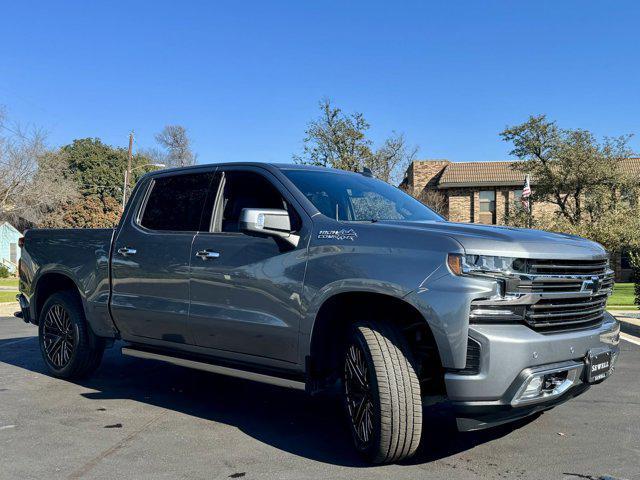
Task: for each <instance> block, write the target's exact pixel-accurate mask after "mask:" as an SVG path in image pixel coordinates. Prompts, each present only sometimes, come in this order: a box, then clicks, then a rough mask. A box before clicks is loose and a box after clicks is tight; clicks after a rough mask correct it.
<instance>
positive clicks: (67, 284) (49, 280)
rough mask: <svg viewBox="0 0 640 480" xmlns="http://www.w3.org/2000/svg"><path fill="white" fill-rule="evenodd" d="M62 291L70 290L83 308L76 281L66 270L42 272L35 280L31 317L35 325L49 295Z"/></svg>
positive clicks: (82, 300)
mask: <svg viewBox="0 0 640 480" xmlns="http://www.w3.org/2000/svg"><path fill="white" fill-rule="evenodd" d="M62 291H72V292H74V293H75V294H76V295H78V298H79V299H80V301H81V303H82V306H83V308H84V299H83V297H82V294H81V292H80V289H79V288H78V285H77V282H76V281H75V280H74V279H73V278H72V276H71V275H69V273H67V272H63V271H60V270H50V271H46V272H44V273H42V274H41V275H40V276H39V277H38V279H37V280H36V282H35V287H34V289H33V299H32V302H31V306H32V312H31V313H32V318H33V319H34V322H35V324H36V325H37V324H38V323H39V322H40V313H41V312H42V307H43V306H44V304H45V302H46V301H47V299H48V298H49V297H51V295H53V294H54V293H57V292H62Z"/></svg>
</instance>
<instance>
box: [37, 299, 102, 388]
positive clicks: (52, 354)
mask: <svg viewBox="0 0 640 480" xmlns="http://www.w3.org/2000/svg"><path fill="white" fill-rule="evenodd" d="M38 336H39V340H40V351H41V353H42V357H43V359H44V361H45V363H46V364H47V367H48V369H49V371H50V372H51V373H52V374H53V375H54V376H56V377H59V378H67V379H73V378H81V377H84V376H86V375H88V374H90V373H92V372H93V371H94V370H95V369H96V368H98V366H99V365H100V362H101V361H102V354H103V353H104V341H103V340H102V339H100V338H99V337H96V336H95V335H94V334H93V332H91V330H90V329H89V326H88V324H87V320H86V317H85V315H84V309H83V307H82V303H81V302H80V299H79V298H78V295H77V294H75V293H74V292H70V291H64V292H57V293H54V294H53V295H51V297H49V298H48V299H47V301H46V302H45V304H44V306H43V307H42V313H41V314H40V319H39V322H38Z"/></svg>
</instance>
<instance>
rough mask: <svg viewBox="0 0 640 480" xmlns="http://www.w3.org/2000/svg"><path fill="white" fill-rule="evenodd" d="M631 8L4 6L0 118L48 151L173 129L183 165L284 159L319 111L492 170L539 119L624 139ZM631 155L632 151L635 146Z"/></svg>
mask: <svg viewBox="0 0 640 480" xmlns="http://www.w3.org/2000/svg"><path fill="white" fill-rule="evenodd" d="M639 14H640V5H639V4H638V3H637V2H626V1H617V2H588V1H587V2H585V1H561V2H558V1H539V0H538V1H535V2H513V1H509V2H507V1H504V2H487V1H478V2H472V1H469V2H373V1H368V2H344V1H335V2H324V1H317V2H311V1H295V2H294V1H292V2H277V1H274V2H264V1H262V2H239V1H237V2H213V1H211V2H186V1H185V2H165V1H154V2H115V1H111V2H100V3H98V2H65V1H59V2H44V1H43V2H30V1H21V2H5V3H4V5H3V7H2V14H1V16H2V19H1V20H0V104H4V105H5V106H6V108H7V110H8V113H9V115H10V116H11V118H12V119H14V120H18V121H20V122H22V123H32V124H35V125H38V126H40V127H42V128H44V129H46V130H47V131H48V132H49V141H50V143H51V144H52V145H62V144H65V143H69V142H71V141H72V140H73V139H74V138H81V137H100V138H101V139H103V140H104V141H106V142H107V143H110V144H112V145H121V146H126V144H127V136H128V133H129V131H130V130H131V129H134V130H135V132H136V147H137V148H143V147H150V146H153V145H154V139H153V136H154V133H156V132H158V131H159V130H161V129H162V127H163V126H164V125H165V124H169V123H179V124H182V125H184V126H185V127H187V129H188V130H189V132H190V134H191V136H192V138H193V141H194V149H195V151H196V152H197V153H198V155H199V162H201V163H209V162H220V161H242V160H252V161H253V160H257V161H284V162H288V161H290V160H291V155H292V154H293V153H297V152H299V151H300V150H301V147H302V138H303V137H304V130H305V125H306V124H307V122H308V121H309V120H311V119H312V118H314V117H316V116H317V112H318V110H317V105H318V101H319V100H320V99H321V98H323V97H329V98H331V99H333V100H334V102H335V103H336V104H337V105H338V106H340V107H342V108H343V109H344V110H346V111H361V112H363V113H364V114H365V116H366V118H367V119H368V120H369V122H370V123H371V125H372V128H371V131H370V132H371V137H372V138H373V140H374V141H375V142H380V141H381V140H382V139H384V137H385V136H386V135H387V134H388V133H390V132H391V131H392V130H396V131H400V132H404V133H405V134H406V136H407V138H408V140H409V142H410V143H411V144H413V145H418V146H419V147H420V153H419V156H420V158H448V159H451V160H455V161H471V160H500V159H506V158H508V152H509V146H508V145H507V144H505V143H504V142H502V141H501V140H500V138H499V137H498V132H500V131H501V130H502V129H503V128H504V127H505V126H506V125H510V124H515V123H520V122H522V121H524V120H525V119H526V118H527V116H528V115H530V114H537V113H546V114H547V115H549V116H550V117H551V118H553V119H555V120H557V121H558V123H559V124H560V125H562V126H566V127H582V128H587V129H589V130H592V131H593V132H594V133H596V134H597V135H599V136H601V135H620V134H624V133H640V99H639V97H640V94H639V87H640V81H639V80H640V75H639V74H640V61H638V60H639V58H638V53H639V48H638V47H639V45H640V42H638V36H637V25H638V21H639V20H640V18H639V17H640V15H639ZM631 146H632V147H633V148H634V150H636V151H640V139H639V138H638V137H635V138H634V139H633V140H632V143H631Z"/></svg>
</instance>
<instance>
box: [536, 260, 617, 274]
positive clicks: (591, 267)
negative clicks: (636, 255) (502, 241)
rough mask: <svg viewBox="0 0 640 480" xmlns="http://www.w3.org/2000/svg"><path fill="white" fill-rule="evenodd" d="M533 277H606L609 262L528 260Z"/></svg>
mask: <svg viewBox="0 0 640 480" xmlns="http://www.w3.org/2000/svg"><path fill="white" fill-rule="evenodd" d="M526 268H527V273H530V274H532V275H604V274H605V273H606V272H607V269H608V268H609V261H608V260H606V259H605V260H527V262H526Z"/></svg>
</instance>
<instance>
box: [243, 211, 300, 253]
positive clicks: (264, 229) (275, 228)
mask: <svg viewBox="0 0 640 480" xmlns="http://www.w3.org/2000/svg"><path fill="white" fill-rule="evenodd" d="M240 230H241V231H243V232H249V233H258V234H262V235H269V236H272V237H278V238H282V239H283V240H285V241H287V242H288V243H290V244H291V245H293V246H294V247H297V246H298V242H299V241H300V237H299V236H298V235H295V234H293V233H291V219H290V218H289V212H287V211H286V210H279V209H274V208H243V209H242V212H241V213H240Z"/></svg>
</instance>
